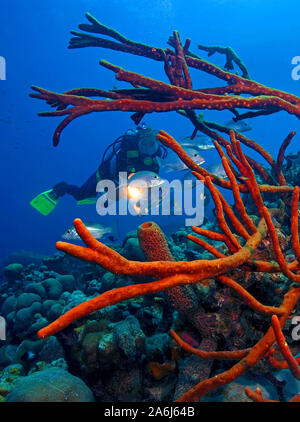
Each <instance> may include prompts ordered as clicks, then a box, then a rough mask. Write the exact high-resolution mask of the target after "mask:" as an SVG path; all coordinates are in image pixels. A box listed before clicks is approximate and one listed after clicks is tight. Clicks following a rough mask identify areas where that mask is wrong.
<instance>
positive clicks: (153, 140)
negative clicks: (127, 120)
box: [125, 123, 160, 155]
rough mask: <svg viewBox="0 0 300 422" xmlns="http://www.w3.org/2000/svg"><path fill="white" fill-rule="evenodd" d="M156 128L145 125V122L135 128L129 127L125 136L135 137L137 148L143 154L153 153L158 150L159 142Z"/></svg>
mask: <svg viewBox="0 0 300 422" xmlns="http://www.w3.org/2000/svg"><path fill="white" fill-rule="evenodd" d="M157 134H158V130H155V129H152V128H150V127H147V126H146V125H145V123H143V124H142V125H141V126H138V127H137V128H136V129H133V130H132V129H129V130H128V131H127V132H126V134H125V138H126V137H130V138H131V139H133V137H134V138H136V142H137V145H138V149H139V151H140V153H141V154H143V155H154V154H156V152H157V151H158V148H159V145H160V142H159V140H158V139H157Z"/></svg>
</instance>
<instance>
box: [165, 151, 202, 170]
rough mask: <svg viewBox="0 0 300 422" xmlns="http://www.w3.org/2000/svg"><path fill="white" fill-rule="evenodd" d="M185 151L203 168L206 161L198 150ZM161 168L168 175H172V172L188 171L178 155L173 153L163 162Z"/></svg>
mask: <svg viewBox="0 0 300 422" xmlns="http://www.w3.org/2000/svg"><path fill="white" fill-rule="evenodd" d="M184 150H185V152H186V153H187V154H188V155H189V156H190V158H191V159H192V160H193V161H194V162H195V163H196V164H197V165H198V166H201V164H204V163H205V159H204V158H203V157H202V155H200V154H199V152H198V151H197V150H196V148H184ZM161 166H162V168H164V169H165V171H166V173H170V172H171V171H183V170H187V169H188V167H187V166H186V165H185V164H184V162H183V161H182V160H181V159H180V158H179V157H178V155H177V154H175V153H173V152H170V153H169V154H168V157H167V158H166V160H163V161H162V164H161Z"/></svg>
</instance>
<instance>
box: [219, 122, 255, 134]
mask: <svg viewBox="0 0 300 422" xmlns="http://www.w3.org/2000/svg"><path fill="white" fill-rule="evenodd" d="M224 125H225V126H227V127H230V128H231V129H233V130H235V131H236V132H239V133H243V132H248V131H249V130H252V127H251V126H250V125H249V123H247V122H245V121H244V120H239V121H238V122H235V121H234V120H229V122H226V123H224Z"/></svg>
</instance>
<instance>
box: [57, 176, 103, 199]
mask: <svg viewBox="0 0 300 422" xmlns="http://www.w3.org/2000/svg"><path fill="white" fill-rule="evenodd" d="M96 186H97V172H95V173H93V174H92V175H91V177H89V179H88V180H87V181H86V182H85V183H84V184H83V185H82V186H80V187H78V186H76V185H69V184H68V183H66V182H61V183H58V184H57V185H55V186H53V194H54V195H55V196H56V197H57V198H60V197H61V196H64V195H66V194H68V195H71V196H73V198H74V199H76V201H81V200H83V199H87V198H91V197H94V196H96Z"/></svg>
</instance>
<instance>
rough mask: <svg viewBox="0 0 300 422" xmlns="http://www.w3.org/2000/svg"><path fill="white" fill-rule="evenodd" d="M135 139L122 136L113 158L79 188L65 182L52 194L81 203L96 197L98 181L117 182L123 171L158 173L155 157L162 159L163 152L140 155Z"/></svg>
mask: <svg viewBox="0 0 300 422" xmlns="http://www.w3.org/2000/svg"><path fill="white" fill-rule="evenodd" d="M137 141H138V140H137V138H136V137H133V136H127V137H126V136H124V139H123V141H122V145H121V148H120V149H119V151H118V152H117V154H116V155H115V156H113V155H111V156H109V157H108V159H106V160H104V161H102V163H101V164H100V166H99V168H98V170H97V171H95V172H94V173H93V174H92V175H91V176H90V177H89V178H88V180H87V181H86V182H85V183H84V184H83V185H82V186H80V187H78V186H76V185H69V184H68V183H66V182H61V183H58V184H57V185H55V186H54V187H53V193H54V194H55V196H56V197H57V198H60V197H61V196H63V195H66V194H69V195H71V196H73V198H74V199H76V201H82V200H84V199H87V198H93V197H95V196H96V186H97V184H98V182H99V181H100V180H104V179H110V180H114V181H115V182H118V173H119V172H120V171H124V172H127V173H129V174H130V173H136V172H138V171H143V170H149V171H153V172H154V173H157V174H158V172H159V162H158V160H157V158H156V157H163V156H164V150H163V149H162V148H161V146H159V147H158V149H157V151H156V152H155V154H152V155H146V154H141V153H140V151H139V149H138V146H137ZM113 159H115V160H116V164H115V170H114V171H112V169H111V167H112V166H111V162H112V160H113Z"/></svg>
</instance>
